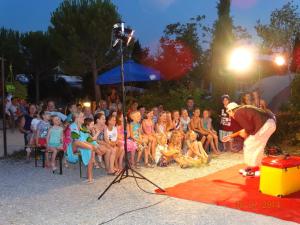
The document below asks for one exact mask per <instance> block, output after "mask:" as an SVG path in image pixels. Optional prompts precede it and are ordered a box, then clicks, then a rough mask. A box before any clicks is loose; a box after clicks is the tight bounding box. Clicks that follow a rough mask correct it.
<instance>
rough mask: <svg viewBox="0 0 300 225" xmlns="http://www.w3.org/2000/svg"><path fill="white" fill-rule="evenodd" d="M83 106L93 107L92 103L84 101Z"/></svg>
mask: <svg viewBox="0 0 300 225" xmlns="http://www.w3.org/2000/svg"><path fill="white" fill-rule="evenodd" d="M83 106H84V107H86V108H90V107H91V103H90V102H84V103H83Z"/></svg>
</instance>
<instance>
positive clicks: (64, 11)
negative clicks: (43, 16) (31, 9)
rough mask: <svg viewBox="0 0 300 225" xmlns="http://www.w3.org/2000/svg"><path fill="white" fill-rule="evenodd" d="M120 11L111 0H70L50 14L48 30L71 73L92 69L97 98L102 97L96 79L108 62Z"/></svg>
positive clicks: (90, 70) (65, 67) (64, 66)
mask: <svg viewBox="0 0 300 225" xmlns="http://www.w3.org/2000/svg"><path fill="white" fill-rule="evenodd" d="M119 21H120V15H119V14H118V12H117V9H116V7H115V5H114V4H113V3H112V2H111V1H110V0H67V1H63V2H62V3H61V4H60V6H59V7H58V8H57V9H56V10H55V12H53V13H52V15H51V26H50V27H49V32H50V34H51V35H52V37H53V41H54V44H55V47H56V49H57V50H58V52H59V53H60V55H61V57H62V67H63V68H64V70H65V71H66V72H67V73H69V74H79V75H82V74H88V73H89V72H91V73H92V76H93V86H94V90H95V97H96V100H99V99H100V98H101V95H100V88H99V87H98V85H97V84H96V79H97V75H98V71H99V70H100V69H101V68H100V67H101V66H103V65H105V63H106V62H107V57H106V56H105V54H106V53H107V51H108V49H109V48H110V44H111V43H110V42H111V40H110V39H111V31H112V26H113V25H114V24H115V23H117V22H119Z"/></svg>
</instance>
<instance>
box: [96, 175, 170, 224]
mask: <svg viewBox="0 0 300 225" xmlns="http://www.w3.org/2000/svg"><path fill="white" fill-rule="evenodd" d="M132 176H133V178H134V181H135V183H136V185H137V186H138V188H139V189H140V190H142V191H143V192H145V193H147V194H151V195H164V194H160V193H155V192H150V191H146V190H145V189H143V188H142V187H141V186H140V185H139V183H138V182H137V178H136V176H135V174H134V172H132ZM169 198H170V197H167V198H165V199H163V200H161V201H159V202H156V203H154V204H151V205H148V206H144V207H141V208H137V209H133V210H129V211H126V212H123V213H121V214H119V215H117V216H116V217H114V218H112V219H109V220H107V221H104V222H102V223H99V225H102V224H106V223H109V222H111V221H113V220H115V219H117V218H119V217H121V216H124V215H126V214H129V213H132V212H136V211H139V210H142V209H147V208H150V207H153V206H156V205H158V204H160V203H162V202H164V201H166V200H167V199H169Z"/></svg>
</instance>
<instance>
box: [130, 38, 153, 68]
mask: <svg viewBox="0 0 300 225" xmlns="http://www.w3.org/2000/svg"><path fill="white" fill-rule="evenodd" d="M148 55H149V48H142V46H141V44H140V42H139V40H137V41H135V42H134V44H133V47H132V53H131V58H132V59H133V60H134V61H135V62H138V63H142V62H143V61H144V60H145V59H146V58H147V57H148Z"/></svg>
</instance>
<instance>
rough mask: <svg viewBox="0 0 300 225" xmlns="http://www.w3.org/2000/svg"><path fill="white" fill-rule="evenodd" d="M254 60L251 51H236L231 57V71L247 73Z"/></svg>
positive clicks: (238, 49) (241, 49)
mask: <svg viewBox="0 0 300 225" xmlns="http://www.w3.org/2000/svg"><path fill="white" fill-rule="evenodd" d="M253 60H254V56H253V53H252V51H251V50H250V49H247V48H237V49H234V50H233V52H232V53H231V56H230V61H229V69H231V70H236V71H246V70H248V69H249V68H250V66H251V65H252V63H253Z"/></svg>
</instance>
